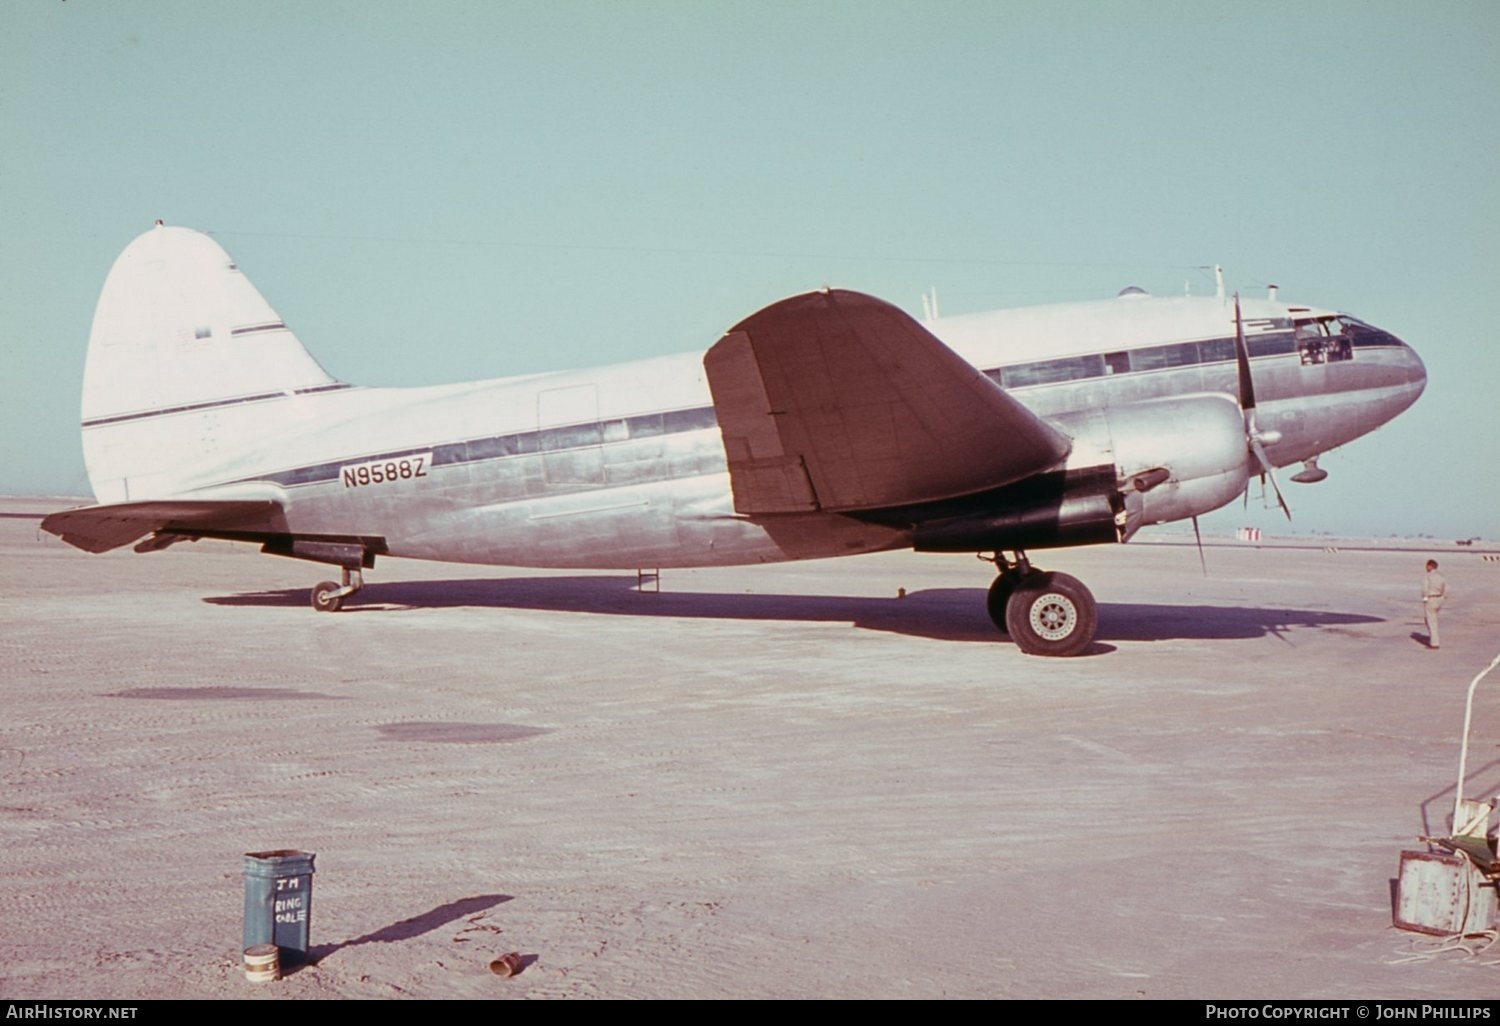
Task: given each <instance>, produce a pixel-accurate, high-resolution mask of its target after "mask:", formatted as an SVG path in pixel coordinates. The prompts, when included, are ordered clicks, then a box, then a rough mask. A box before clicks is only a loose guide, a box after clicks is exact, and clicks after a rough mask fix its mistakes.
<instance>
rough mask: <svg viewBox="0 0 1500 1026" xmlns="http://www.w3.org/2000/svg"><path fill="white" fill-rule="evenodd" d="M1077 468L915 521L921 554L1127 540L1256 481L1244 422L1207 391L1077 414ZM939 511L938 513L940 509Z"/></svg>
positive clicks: (1072, 427)
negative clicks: (1251, 472) (1148, 526)
mask: <svg viewBox="0 0 1500 1026" xmlns="http://www.w3.org/2000/svg"><path fill="white" fill-rule="evenodd" d="M1053 423H1054V424H1056V425H1057V426H1058V427H1059V428H1060V429H1062V430H1063V431H1065V432H1067V433H1068V434H1069V435H1071V436H1072V438H1073V448H1072V451H1071V452H1070V453H1069V454H1068V459H1067V463H1066V465H1065V466H1064V467H1060V468H1058V469H1057V470H1054V471H1052V472H1050V473H1046V474H1041V475H1038V476H1037V477H1035V478H1030V479H1028V480H1026V481H1021V482H1018V483H1016V484H1014V485H1010V486H1007V487H1005V488H1000V489H996V490H995V491H993V492H988V493H984V494H981V495H973V496H969V497H967V498H966V499H960V500H954V501H953V502H952V503H949V504H945V505H946V506H947V507H948V508H947V509H945V510H944V511H943V512H945V513H950V514H951V515H948V516H942V517H934V516H931V515H929V516H925V517H915V518H913V519H916V520H917V521H918V522H917V523H916V525H915V526H914V527H913V530H912V546H913V548H915V549H916V550H917V551H919V552H964V551H970V552H972V551H975V550H978V551H986V550H995V551H998V550H1000V549H1045V548H1059V547H1062V546H1068V545H1092V544H1097V543H1099V542H1112V541H1124V540H1126V539H1128V538H1129V537H1130V536H1131V535H1132V534H1134V533H1135V532H1136V530H1137V529H1139V528H1140V527H1141V526H1142V525H1143V524H1159V523H1165V522H1167V521H1170V520H1184V519H1186V518H1188V517H1192V516H1197V515H1198V514H1200V513H1207V512H1208V511H1209V510H1214V509H1218V508H1219V507H1220V506H1222V505H1224V504H1225V503H1227V502H1230V501H1231V500H1233V499H1234V498H1235V497H1236V496H1238V495H1239V494H1240V493H1241V492H1243V491H1244V490H1245V485H1246V483H1247V482H1248V480H1249V463H1248V450H1247V448H1246V443H1245V422H1244V415H1243V413H1241V411H1240V408H1239V406H1238V405H1237V404H1236V403H1235V401H1234V400H1233V399H1232V398H1230V397H1229V396H1226V395H1219V394H1211V393H1205V394H1201V395H1192V396H1182V397H1177V398H1169V399H1151V400H1146V401H1143V402H1137V403H1130V404H1127V405H1123V406H1114V407H1109V408H1106V409H1101V410H1089V411H1083V412H1079V413H1072V414H1068V415H1066V416H1062V417H1057V418H1054V419H1053ZM931 512H937V511H935V510H934V511H931Z"/></svg>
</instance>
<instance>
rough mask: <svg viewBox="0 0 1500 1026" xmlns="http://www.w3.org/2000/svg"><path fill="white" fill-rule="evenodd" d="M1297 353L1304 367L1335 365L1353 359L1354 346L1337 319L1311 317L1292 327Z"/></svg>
mask: <svg viewBox="0 0 1500 1026" xmlns="http://www.w3.org/2000/svg"><path fill="white" fill-rule="evenodd" d="M1293 329H1294V331H1295V333H1296V336H1297V352H1298V353H1299V354H1300V355H1301V357H1302V365H1303V366H1304V367H1306V366H1310V365H1312V364H1319V363H1337V362H1339V361H1341V360H1349V359H1352V358H1353V357H1354V346H1353V343H1352V342H1351V340H1350V338H1349V336H1348V334H1347V333H1346V331H1345V325H1344V322H1343V321H1342V320H1341V319H1340V318H1338V317H1313V318H1307V319H1306V320H1299V321H1297V322H1295V324H1294V325H1293Z"/></svg>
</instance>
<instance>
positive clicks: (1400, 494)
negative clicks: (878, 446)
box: [0, 0, 1500, 538]
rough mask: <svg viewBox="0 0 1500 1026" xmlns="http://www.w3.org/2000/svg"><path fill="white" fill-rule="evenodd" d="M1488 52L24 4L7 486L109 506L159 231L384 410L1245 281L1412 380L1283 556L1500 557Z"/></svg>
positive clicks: (1047, 13) (1478, 15) (1320, 489)
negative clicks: (1413, 540) (423, 392)
mask: <svg viewBox="0 0 1500 1026" xmlns="http://www.w3.org/2000/svg"><path fill="white" fill-rule="evenodd" d="M1497 54H1500V6H1497V5H1495V4H1494V3H1493V2H1491V0H1484V2H1456V0H1449V2H1442V0H1439V2H1437V3H1434V4H1427V5H1415V4H1411V3H1409V2H1401V3H1395V2H1391V3H1385V2H1364V3H1353V2H1320V3H1311V4H1309V3H1305V2H1304V3H1277V2H1271V3H1260V4H1254V5H1248V4H1228V3H1205V2H1195V3H1170V2H1123V0H1122V2H1093V3H1077V2H1074V3H1067V2H1063V3H1056V2H1052V3H1041V2H1035V3H1031V2H1028V3H1002V2H994V0H992V2H985V3H934V2H921V3H886V2H879V0H874V2H870V0H866V2H861V3H848V4H843V3H770V2H764V0H757V2H745V3H698V2H694V3H688V2H670V3H668V2H652V3H645V2H642V3H612V4H604V3H577V2H574V3H569V2H551V3H538V4H526V3H516V2H485V3H477V2H476V3H458V2H447V3H443V2H438V3H425V4H421V5H418V4H414V3H407V2H403V3H399V4H397V3H383V2H375V0H366V2H359V3H352V2H351V3H334V2H299V3H271V2H264V0H257V2H256V3H250V4H246V3H243V2H237V3H225V2H214V0H194V2H190V3H189V2H163V0H153V2H149V3H145V2H135V0H108V2H106V0H0V208H3V210H0V212H3V220H0V347H3V353H4V363H3V368H4V370H3V373H4V378H3V380H4V386H3V391H0V491H6V492H22V493H53V494H56V493H72V494H83V493H86V492H87V481H86V478H85V476H84V473H83V463H82V456H81V452H80V446H79V440H78V426H77V421H78V414H77V411H78V395H79V387H80V383H81V378H82V367H83V357H84V348H85V344H86V341H87V337H88V331H89V324H90V320H91V318H92V315H93V307H94V303H95V301H96V300H97V298H98V292H99V288H100V286H101V285H102V283H103V280H104V276H105V274H106V272H107V271H108V269H109V266H110V264H111V263H112V262H113V260H114V258H115V257H116V256H117V255H118V253H119V251H120V250H121V249H123V248H124V246H125V245H126V244H127V243H128V242H129V241H130V240H131V239H132V238H134V237H135V236H136V235H137V234H139V233H140V232H142V231H144V230H146V229H147V228H148V227H149V226H150V225H151V223H152V221H153V220H154V219H155V218H157V217H160V218H163V219H165V220H166V221H167V222H168V223H171V224H182V225H188V226H190V227H194V228H198V229H202V230H206V231H211V232H213V233H214V234H215V236H216V237H217V238H218V239H219V241H220V243H221V244H222V245H224V247H225V248H226V249H228V250H229V251H230V253H232V254H233V255H234V256H235V257H236V259H237V260H238V262H239V264H240V266H241V267H242V268H243V269H244V270H245V272H246V273H247V275H249V277H250V278H251V280H252V281H254V282H255V283H256V285H257V286H258V287H259V288H260V290H261V291H262V292H263V293H264V294H265V295H266V297H267V298H268V299H269V300H270V301H271V303H272V305H273V306H275V307H276V308H277V309H278V310H279V311H280V312H281V313H282V315H283V316H284V317H285V319H286V320H287V322H288V323H289V324H290V325H291V326H292V327H293V328H294V329H295V330H296V331H297V333H298V335H299V336H300V337H301V338H302V340H303V342H304V343H305V344H306V345H307V346H308V348H309V349H310V350H311V351H312V352H313V354H314V355H315V356H317V357H318V359H319V360H320V361H321V362H322V363H323V364H324V366H326V367H327V368H328V369H329V370H330V371H331V372H332V373H333V374H335V375H336V376H338V377H340V378H342V379H344V380H348V381H352V382H356V383H360V384H377V385H407V384H429V383H436V382H442V381H458V380H467V379H473V378H482V377H495V376H501V375H507V374H518V373H525V372H532V371H538V370H548V369H562V368H566V367H574V366H587V365H592V364H600V363H610V362H616V361H622V360H628V359H633V358H636V357H642V356H649V355H656V354H660V353H668V352H678V351H682V350H690V349H704V348H707V347H708V346H709V345H711V344H712V343H713V342H714V341H715V340H716V339H717V338H718V336H719V335H720V334H721V333H722V331H723V330H724V329H725V328H726V327H728V326H729V325H731V324H733V323H735V322H736V321H738V320H740V319H741V318H743V317H744V316H746V315H748V314H749V313H751V312H753V311H754V310H756V309H759V308H760V307H761V306H764V305H765V304H767V303H770V302H772V301H774V300H776V299H779V298H781V297H783V296H785V295H788V294H790V293H793V292H799V291H803V290H806V289H808V288H815V287H818V286H821V285H824V284H831V285H837V286H843V287H848V288H855V289H859V290H862V291H865V292H870V293H873V294H875V295H879V296H881V297H883V298H886V299H889V300H892V301H894V302H896V303H898V304H900V305H902V306H904V307H905V308H906V309H907V310H909V311H911V312H913V313H919V312H920V310H921V303H920V298H919V297H920V295H921V293H922V292H923V290H925V289H927V288H928V287H931V286H935V287H936V288H937V290H938V293H939V296H940V299H941V302H942V307H943V311H944V312H945V313H959V312H968V311H974V310H983V309H990V308H995V307H1000V306H1014V305H1022V304H1027V303H1037V302H1056V301H1064V300H1074V299H1092V298H1100V297H1105V296H1110V295H1113V294H1114V293H1115V292H1116V291H1118V289H1119V288H1120V287H1121V286H1124V285H1127V284H1138V285H1141V286H1144V287H1146V288H1148V289H1150V290H1151V291H1153V292H1160V293H1171V294H1180V293H1181V292H1182V290H1183V288H1184V284H1185V283H1187V284H1188V285H1190V286H1191V288H1192V289H1193V291H1194V292H1196V293H1199V294H1202V293H1210V292H1211V291H1212V289H1213V282H1212V276H1211V274H1210V273H1209V272H1205V271H1203V270H1201V269H1200V268H1201V267H1202V265H1208V264H1213V263H1219V264H1222V265H1223V266H1224V267H1225V270H1226V274H1227V275H1228V278H1229V283H1230V287H1231V288H1239V289H1241V290H1243V291H1245V292H1246V293H1251V294H1260V293H1261V291H1262V290H1263V289H1264V287H1265V285H1266V283H1268V282H1276V283H1278V284H1279V285H1280V286H1281V294H1282V296H1283V297H1286V298H1288V299H1292V300H1300V301H1303V302H1308V303H1312V304H1314V305H1319V306H1328V307H1334V308H1337V309H1342V310H1347V311H1349V312H1351V313H1353V314H1355V315H1357V316H1359V317H1361V318H1363V319H1365V320H1368V321H1371V322H1372V323H1375V324H1378V325H1380V326H1381V327H1384V328H1386V329H1388V330H1390V331H1393V332H1394V333H1396V334H1397V335H1399V336H1401V337H1402V338H1403V339H1405V340H1406V341H1407V342H1409V343H1411V344H1412V346H1413V347H1414V348H1416V350H1417V351H1418V352H1419V353H1420V354H1421V355H1422V357H1423V359H1424V360H1425V361H1426V363H1427V366H1428V372H1429V375H1430V382H1429V386H1428V390H1427V394H1426V395H1425V396H1424V397H1423V398H1422V399H1421V400H1420V401H1419V402H1418V404H1417V405H1416V406H1415V407H1414V408H1413V409H1412V410H1411V411H1409V412H1408V413H1406V414H1405V415H1403V416H1402V417H1400V418H1398V419H1397V420H1395V421H1394V422H1392V423H1391V424H1390V425H1388V426H1386V427H1385V428H1383V429H1381V430H1380V431H1379V432H1377V433H1376V434H1374V435H1372V436H1369V437H1367V438H1365V439H1362V440H1360V441H1357V442H1355V443H1353V444H1352V445H1350V446H1348V447H1347V448H1345V449H1343V450H1340V451H1338V452H1335V453H1332V454H1330V455H1329V456H1327V457H1325V459H1324V461H1323V465H1324V467H1325V468H1326V469H1327V470H1329V471H1330V477H1329V479H1328V481H1326V482H1324V483H1323V484H1320V485H1316V486H1297V485H1290V484H1284V487H1285V488H1286V490H1287V496H1288V500H1289V501H1290V502H1291V504H1292V507H1293V510H1294V513H1295V515H1296V521H1295V523H1294V525H1293V526H1294V529H1295V530H1297V531H1302V532H1305V531H1328V532H1334V533H1377V534H1388V533H1392V532H1397V533H1403V534H1419V533H1431V534H1434V535H1436V536H1438V537H1443V538H1447V537H1468V536H1471V535H1484V536H1487V537H1489V538H1500V406H1497V399H1496V393H1497V389H1500V340H1497V339H1496V338H1495V326H1496V325H1497V324H1500V309H1497V308H1500V259H1497V256H1500V135H1497V130H1496V125H1497V124H1500V57H1497ZM1288 473H1289V472H1288ZM1284 476H1286V475H1284ZM1279 518H1280V514H1279V513H1277V512H1275V511H1270V512H1268V511H1265V510H1263V509H1262V508H1261V507H1260V503H1259V500H1258V499H1255V500H1253V501H1252V502H1251V505H1250V508H1249V510H1248V511H1246V510H1242V509H1241V508H1240V507H1239V506H1238V504H1236V505H1235V506H1234V507H1232V508H1231V509H1230V510H1227V511H1225V512H1223V513H1220V514H1217V515H1216V518H1215V519H1214V520H1212V521H1210V526H1218V527H1219V528H1221V529H1224V528H1228V527H1233V526H1235V525H1237V524H1240V523H1248V524H1255V525H1258V526H1263V527H1265V528H1267V529H1276V530H1280V529H1281V527H1280V525H1279V524H1278V521H1279Z"/></svg>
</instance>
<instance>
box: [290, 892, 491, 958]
mask: <svg viewBox="0 0 1500 1026" xmlns="http://www.w3.org/2000/svg"><path fill="white" fill-rule="evenodd" d="M513 900H514V898H512V896H511V895H509V894H476V895H475V896H474V897H472V898H460V899H459V900H457V901H450V902H448V903H446V904H443V905H439V906H437V907H436V908H433V909H429V910H428V911H426V912H423V913H422V914H421V915H418V916H412V917H411V918H410V919H402V920H400V921H399V922H395V923H391V924H390V925H389V926H382V927H381V928H380V929H378V930H372V931H371V932H369V933H367V934H364V935H363V936H360V937H354V938H352V939H350V940H346V941H343V942H341V943H338V944H315V945H313V946H312V947H311V948H309V949H308V952H307V959H306V961H305V962H304V963H303V964H304V965H317V964H318V963H319V962H321V961H323V959H325V958H327V957H328V956H329V955H331V954H333V953H334V952H336V951H340V950H342V949H344V948H353V947H358V946H359V945H361V944H393V943H395V942H397V941H404V940H410V939H411V938H413V937H420V936H421V935H422V934H424V933H431V932H432V931H433V930H438V929H441V928H442V927H444V926H447V925H448V924H449V923H455V922H457V921H458V920H460V919H467V920H468V921H469V923H470V924H471V925H470V926H467V927H464V928H462V929H460V930H459V931H458V932H459V933H460V934H465V933H475V932H478V931H482V930H491V929H493V928H491V927H488V926H484V925H475V924H478V920H480V919H483V918H484V914H485V913H486V912H488V911H489V910H490V909H492V908H494V907H495V906H496V905H501V904H504V903H505V902H507V901H513Z"/></svg>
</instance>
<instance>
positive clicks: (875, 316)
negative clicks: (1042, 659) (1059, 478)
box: [703, 289, 1070, 515]
mask: <svg viewBox="0 0 1500 1026" xmlns="http://www.w3.org/2000/svg"><path fill="white" fill-rule="evenodd" d="M703 364H704V368H705V370H706V371H707V372H708V384H709V388H710V390H711V391H712V392H713V397H714V409H715V411H716V413H717V415H718V420H719V427H720V430H721V431H722V432H723V435H724V448H725V451H726V453H727V454H728V458H729V474H730V480H731V482H732V484H733V486H734V505H735V509H736V510H738V511H739V512H741V513H746V514H752V515H754V514H768V513H800V512H807V511H811V510H826V511H829V512H850V511H855V510H866V509H878V508H881V507H886V506H897V505H904V504H908V503H915V502H928V501H932V500H937V499H947V498H952V497H955V496H960V495H967V494H969V493H971V492H977V491H982V490H984V489H989V488H996V487H999V486H1001V485H1005V484H1009V483H1011V482H1013V481H1018V480H1021V479H1022V478H1025V477H1028V476H1030V475H1032V474H1035V473H1037V472H1038V471H1041V470H1044V469H1046V468H1048V467H1051V466H1053V465H1055V464H1057V463H1058V462H1059V461H1060V460H1061V459H1062V458H1063V457H1064V456H1066V455H1067V453H1068V449H1069V445H1070V443H1069V440H1068V438H1067V436H1066V435H1063V434H1061V433H1060V432H1058V431H1057V430H1056V429H1055V428H1053V427H1052V426H1050V425H1049V424H1047V423H1046V422H1045V421H1043V420H1042V419H1041V418H1039V417H1037V416H1036V415H1035V414H1033V413H1032V412H1031V411H1030V410H1028V409H1026V408H1025V407H1024V406H1022V405H1021V404H1020V403H1019V402H1017V401H1016V400H1015V399H1014V398H1012V397H1011V396H1010V395H1008V394H1006V393H1005V391H1004V390H1003V389H1001V388H1000V386H998V385H996V384H995V383H994V382H992V381H991V380H990V379H989V378H987V377H985V376H984V374H982V373H980V372H979V371H978V370H977V369H975V368H974V367H973V366H972V365H970V364H969V363H967V362H966V361H965V360H963V359H962V358H961V357H959V356H958V355H957V354H956V353H954V352H953V351H952V350H951V349H949V348H948V347H947V346H945V345H943V343H942V342H940V341H939V340H938V339H937V338H936V337H934V336H933V335H932V333H931V332H929V331H927V329H925V328H923V327H922V326H921V325H920V324H918V323H917V322H916V321H915V320H913V319H912V318H911V317H909V316H908V315H907V314H906V313H904V312H902V311H901V310H899V309H897V308H896V307H894V306H892V305H891V304H889V303H886V302H884V301H882V300H879V299H876V298H874V297H873V296H866V295H863V294H861V293H858V292H848V291H844V290H839V289H833V290H829V291H825V292H809V293H807V294H805V295H801V296H793V297H791V298H790V299H784V300H782V301H781V302H779V303H774V304H772V305H771V306H768V307H766V308H765V309H764V310H761V311H760V312H759V313H756V314H753V315H751V316H750V317H748V318H746V319H745V320H743V321H741V322H740V323H739V324H737V325H735V326H734V327H733V328H731V329H730V330H729V332H728V333H727V334H726V335H725V336H724V337H723V338H722V339H720V340H719V341H718V342H717V343H715V345H714V346H713V348H712V349H710V350H709V351H708V354H707V355H706V356H705V357H704V360H703Z"/></svg>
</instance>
